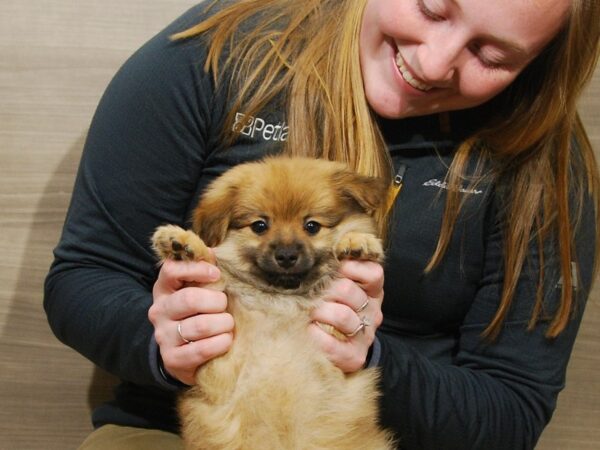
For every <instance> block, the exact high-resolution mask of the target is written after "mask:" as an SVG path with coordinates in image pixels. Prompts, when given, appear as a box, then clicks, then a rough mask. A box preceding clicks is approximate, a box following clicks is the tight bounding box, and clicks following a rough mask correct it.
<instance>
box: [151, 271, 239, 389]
mask: <svg viewBox="0 0 600 450" xmlns="http://www.w3.org/2000/svg"><path fill="white" fill-rule="evenodd" d="M219 276H220V273H219V269H217V267H216V266H214V265H212V264H210V263H208V262H205V261H200V262H189V261H173V260H170V259H169V260H166V261H165V262H164V264H163V265H162V267H161V270H160V273H159V275H158V279H157V280H156V283H154V288H153V289H152V294H153V298H154V302H153V304H152V306H151V307H150V309H149V310H148V318H149V319H150V322H152V325H154V336H155V338H156V342H157V343H158V346H159V349H160V355H161V357H162V361H163V365H164V368H165V370H166V371H167V372H168V373H169V375H171V376H172V377H174V378H176V379H178V380H180V381H181V382H183V383H185V384H188V385H192V384H195V374H196V371H197V369H198V367H200V366H201V365H202V364H204V363H205V362H207V361H209V360H210V359H212V358H214V357H216V356H219V355H222V354H224V353H226V352H227V351H228V350H229V348H230V347H231V343H232V341H233V327H234V323H233V317H232V316H231V315H230V314H229V313H227V312H225V309H226V307H227V297H226V295H225V294H224V293H223V292H220V291H218V290H215V289H208V288H205V287H202V286H203V285H206V284H207V283H211V282H214V281H217V280H218V279H219Z"/></svg>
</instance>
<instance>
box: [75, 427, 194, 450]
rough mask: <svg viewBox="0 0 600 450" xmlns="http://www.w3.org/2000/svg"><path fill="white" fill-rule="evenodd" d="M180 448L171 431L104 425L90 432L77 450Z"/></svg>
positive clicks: (181, 446)
mask: <svg viewBox="0 0 600 450" xmlns="http://www.w3.org/2000/svg"><path fill="white" fill-rule="evenodd" d="M107 449H109V450H182V449H183V441H182V440H181V438H180V437H179V436H178V435H176V434H173V433H168V432H166V431H160V430H146V429H143V428H132V427H122V426H118V425H104V426H102V427H100V428H98V429H97V430H95V431H94V432H92V434H90V435H89V436H88V437H87V439H86V440H85V441H84V442H83V444H81V446H80V447H79V449H78V450H107Z"/></svg>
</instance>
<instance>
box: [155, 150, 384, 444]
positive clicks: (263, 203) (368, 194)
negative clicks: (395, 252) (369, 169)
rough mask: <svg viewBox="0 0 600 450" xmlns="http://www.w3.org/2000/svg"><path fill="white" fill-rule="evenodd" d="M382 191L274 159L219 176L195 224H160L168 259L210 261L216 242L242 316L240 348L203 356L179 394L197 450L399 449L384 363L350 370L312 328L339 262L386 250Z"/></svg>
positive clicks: (375, 183)
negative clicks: (381, 417)
mask: <svg viewBox="0 0 600 450" xmlns="http://www.w3.org/2000/svg"><path fill="white" fill-rule="evenodd" d="M384 197H385V186H384V183H382V182H381V181H380V180H377V179H374V178H369V177H365V176H361V175H357V174H356V173H353V172H351V171H349V170H347V169H346V167H345V166H344V165H343V164H340V163H334V162H329V161H324V160H314V159H305V158H286V157H276V158H267V159H265V160H264V161H262V162H255V163H248V164H242V165H239V166H236V167H234V168H233V169H231V170H230V171H228V172H226V173H225V174H224V175H222V176H221V177H219V178H218V179H217V180H215V181H214V182H213V184H212V185H211V186H209V188H208V190H207V191H206V193H205V194H204V196H203V197H202V199H201V201H200V203H199V205H198V207H197V209H196V210H195V213H194V224H193V230H194V231H193V232H192V231H186V230H183V229H182V228H179V227H177V226H173V225H166V226H163V227H160V228H158V229H157V230H156V232H155V234H154V236H153V247H154V249H155V251H156V253H157V255H158V256H159V258H160V259H161V260H164V259H166V258H173V259H190V260H200V259H203V258H205V257H206V256H207V250H206V245H208V246H210V247H215V253H216V256H217V262H218V265H219V267H220V269H221V273H222V280H221V282H220V286H216V287H217V288H222V289H223V288H224V289H225V291H226V293H227V295H228V300H229V301H228V310H229V312H230V313H231V314H232V315H233V317H234V320H235V337H234V342H233V345H232V348H231V349H230V351H229V352H228V353H227V354H225V355H223V356H221V357H219V358H216V359H214V360H211V361H210V362H208V363H207V364H205V365H203V366H202V367H201V368H200V369H199V370H198V372H197V374H196V381H197V385H196V386H194V387H192V388H191V389H189V390H188V391H187V392H186V393H185V394H184V395H183V396H182V399H181V401H180V404H179V414H180V417H181V422H182V435H183V438H184V441H185V445H186V448H187V449H195V450H199V449H207V450H208V449H210V450H215V449H223V450H224V449H248V450H258V449H260V450H292V449H294V450H308V449H322V450H336V449H339V450H356V449H361V450H366V449H377V450H379V449H390V448H393V444H392V440H391V438H390V435H389V434H388V433H387V432H385V431H383V430H381V429H380V428H379V427H378V425H377V396H378V392H377V388H376V382H377V372H376V370H375V369H367V370H362V371H359V372H357V373H354V374H351V375H345V374H344V373H343V372H342V371H341V370H340V369H338V368H337V367H335V366H334V365H333V364H332V363H331V362H330V361H329V360H328V359H327V358H326V357H325V355H324V354H323V353H322V352H321V351H320V350H319V349H317V348H316V346H315V345H314V344H313V343H312V342H311V340H310V339H309V336H308V333H307V329H308V325H309V320H310V319H309V314H310V311H311V309H312V308H314V307H315V306H316V304H317V302H319V301H320V300H318V298H319V294H320V292H321V291H322V289H323V288H324V287H326V286H327V284H328V283H329V282H330V281H331V280H332V278H333V277H335V276H336V271H337V268H338V266H339V261H340V259H342V258H356V259H367V260H375V261H380V260H381V259H382V257H383V251H382V246H381V242H380V240H379V239H378V238H377V237H376V229H375V224H374V222H373V219H372V217H371V216H370V213H371V212H373V210H374V209H375V208H376V207H377V206H378V204H379V202H380V201H382V200H383V198H384ZM200 238H201V239H200ZM324 329H329V330H330V331H331V332H332V334H334V335H335V336H336V337H338V338H340V339H346V337H345V336H343V335H342V334H341V333H340V332H337V330H333V329H332V327H327V326H324Z"/></svg>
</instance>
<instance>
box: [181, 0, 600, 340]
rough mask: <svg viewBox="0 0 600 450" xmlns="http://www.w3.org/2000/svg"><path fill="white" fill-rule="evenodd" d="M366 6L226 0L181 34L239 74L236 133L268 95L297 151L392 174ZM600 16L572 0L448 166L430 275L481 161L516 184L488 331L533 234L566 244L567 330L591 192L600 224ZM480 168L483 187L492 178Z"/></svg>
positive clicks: (213, 61)
mask: <svg viewBox="0 0 600 450" xmlns="http://www.w3.org/2000/svg"><path fill="white" fill-rule="evenodd" d="M217 3H220V2H218V1H215V2H213V4H212V5H211V6H210V7H209V8H212V7H214V6H215V5H216V4H217ZM365 4H366V0H345V1H340V0H303V1H297V0H296V1H291V0H241V1H236V2H232V3H231V4H229V5H226V6H224V7H221V6H219V7H218V10H216V11H215V12H214V14H212V15H210V16H209V17H208V18H207V19H206V20H204V21H202V22H201V23H199V24H198V25H196V26H194V27H192V28H190V29H188V30H185V31H184V32H182V33H179V34H177V35H176V36H175V38H188V37H192V36H196V35H198V34H206V36H207V37H208V39H210V46H209V52H208V58H207V61H206V66H205V69H206V70H207V71H211V72H212V74H213V76H214V78H215V82H217V83H220V82H221V78H220V75H221V74H222V73H223V72H229V73H231V77H230V78H229V79H230V83H231V84H230V85H229V86H228V88H229V92H230V95H231V97H232V100H233V101H234V102H235V104H234V107H233V108H232V109H231V111H232V112H231V113H230V116H229V117H228V118H227V119H226V121H227V122H226V123H227V125H226V127H225V129H226V130H231V129H232V124H233V123H234V111H239V110H244V111H245V113H247V114H249V115H252V114H253V113H256V112H257V111H259V110H261V109H262V108H264V107H265V106H266V105H267V104H269V103H270V102H277V101H285V102H286V103H285V107H286V111H287V120H288V123H289V125H290V126H289V130H290V132H289V135H288V140H287V142H286V148H285V150H286V151H287V152H288V153H290V154H302V155H305V156H315V157H322V158H326V159H331V160H338V161H344V162H346V163H347V164H348V165H349V166H350V167H352V168H353V169H354V170H356V171H357V172H359V173H362V174H365V175H371V176H378V177H383V178H385V179H388V180H389V179H390V178H391V176H390V171H391V161H390V160H389V156H388V152H387V151H386V147H385V143H384V141H383V138H382V136H381V134H380V132H379V129H378V127H377V124H376V121H375V118H374V116H373V113H372V111H371V109H370V107H369V105H368V102H367V100H366V98H365V94H364V89H363V85H362V75H361V71H360V64H359V50H358V46H359V43H358V40H359V33H360V26H361V20H362V13H363V10H364V7H365ZM599 16H600V14H599V6H598V2H592V1H588V0H573V2H572V6H571V11H570V15H569V18H568V20H567V22H566V24H565V26H564V28H563V29H562V30H561V31H560V32H559V34H558V35H557V36H556V37H555V38H554V39H553V41H552V42H551V43H550V45H548V46H547V48H546V49H545V50H544V51H543V52H542V53H541V54H540V55H539V56H538V57H537V58H536V59H535V60H534V61H533V62H532V63H531V64H530V65H529V66H528V67H527V68H526V69H525V70H524V71H523V72H522V73H521V74H520V76H519V77H518V78H517V80H515V82H514V83H513V84H512V85H511V86H510V87H509V88H508V89H506V90H505V91H504V92H503V93H502V94H500V95H499V96H498V97H496V98H495V99H493V100H492V102H494V107H495V109H496V110H497V111H498V114H497V115H495V117H494V118H493V119H492V120H491V121H490V123H489V124H488V125H487V126H486V127H485V128H484V129H482V130H479V131H478V132H477V133H476V134H475V135H473V136H471V137H470V138H468V139H467V140H466V141H465V142H463V143H462V144H461V145H460V146H459V148H458V150H457V152H456V155H455V157H454V159H453V162H452V165H451V167H450V171H449V176H448V183H449V187H450V188H451V189H449V191H448V197H447V201H446V206H445V213H444V219H443V223H442V228H441V233H440V237H439V240H438V245H437V248H436V250H435V252H434V254H433V256H432V258H431V260H430V262H429V264H428V266H427V268H426V271H430V270H432V269H433V268H434V267H435V266H436V265H437V264H439V263H440V262H441V260H442V258H443V255H444V253H445V251H446V249H447V246H448V244H449V242H450V238H451V235H452V232H453V227H454V223H455V221H456V218H457V217H458V215H459V212H460V209H461V206H462V201H463V200H464V198H463V197H462V196H461V194H460V190H459V189H458V187H459V186H461V185H462V183H463V180H464V179H465V173H466V167H467V163H468V161H469V160H470V159H471V158H472V156H473V155H474V154H477V155H479V158H480V160H481V161H483V159H484V158H488V159H489V160H491V161H492V162H493V167H494V171H493V173H492V174H491V175H490V176H493V177H494V180H496V182H497V183H503V184H504V185H510V186H511V189H510V190H509V191H510V192H507V195H508V196H507V197H506V198H505V199H504V210H503V214H504V217H503V218H504V224H505V229H504V233H505V249H504V266H505V278H504V286H503V289H502V296H501V302H500V306H499V309H498V311H497V313H496V316H495V317H494V319H493V320H492V322H491V323H490V325H489V326H488V328H487V329H486V331H485V332H484V335H486V336H488V337H494V336H496V335H497V333H498V332H499V331H500V329H501V325H502V322H503V321H504V319H505V317H506V315H507V312H508V310H509V309H510V305H511V302H512V298H513V296H514V292H515V289H516V285H517V280H518V278H519V275H520V273H521V271H522V269H523V265H524V261H525V259H526V256H527V254H528V249H529V247H530V241H531V240H532V239H533V238H535V239H537V242H538V246H539V248H540V251H541V250H542V245H543V244H544V242H547V241H548V239H551V238H553V237H555V238H557V240H558V250H559V256H560V258H559V259H560V267H561V273H562V278H563V288H562V294H561V302H560V307H559V309H558V311H557V312H556V313H555V315H554V318H553V320H552V322H551V324H550V326H549V328H548V331H547V336H548V337H556V336H557V335H558V334H559V333H560V332H561V331H562V330H564V328H565V327H566V325H567V323H568V320H569V317H570V314H571V311H572V310H573V305H574V298H573V289H572V288H573V285H574V280H573V279H572V275H571V261H572V260H574V258H575V255H574V248H573V235H574V231H573V230H574V229H575V227H576V224H575V223H573V222H572V220H571V219H572V218H573V217H576V218H578V217H579V216H580V213H581V208H582V204H583V201H584V196H585V195H590V196H591V197H592V199H593V201H594V205H595V207H596V219H597V220H596V224H597V225H596V226H597V228H598V226H599V225H598V224H599V223H600V220H598V219H600V216H599V215H598V214H599V211H600V208H599V207H598V206H599V204H598V201H599V200H598V197H599V192H600V184H599V180H598V170H597V167H596V162H595V159H594V155H593V152H592V148H591V145H590V143H589V141H588V139H587V137H586V135H585V132H584V130H583V127H582V125H581V122H580V121H579V118H578V116H577V110H576V101H577V99H578V98H579V96H580V94H581V92H582V89H583V87H584V86H585V84H586V83H587V82H588V81H589V79H590V78H591V76H592V75H593V71H594V68H595V66H596V62H597V59H598V52H599V45H598V40H599V34H600V32H599V27H600V23H598V20H597V18H598V17H599ZM233 93H235V94H233ZM234 137H235V136H233V135H229V136H228V138H229V139H231V140H233V139H234ZM573 137H575V140H576V142H577V144H576V147H574V144H573V140H572V139H573ZM478 166H479V167H483V164H481V165H478ZM572 173H575V174H577V175H576V176H572ZM581 174H584V175H585V176H581ZM476 175H477V174H476ZM479 175H481V176H479V177H476V178H475V180H476V181H474V183H477V181H478V180H479V181H481V179H483V174H481V173H480V174H479ZM488 175H489V174H488ZM507 191H508V190H507ZM573 193H575V196H574V198H575V202H574V203H572V205H574V208H571V203H570V198H571V197H573ZM378 221H379V223H380V226H381V229H382V230H384V229H385V211H383V210H382V211H379V214H378ZM553 233H554V234H553ZM596 235H598V229H597V230H596ZM597 245H598V243H597ZM596 253H597V252H596ZM543 258H544V253H543V251H541V253H540V267H541V272H540V281H539V288H538V295H537V299H536V306H535V309H534V311H533V314H532V316H531V321H530V327H533V326H534V325H535V324H536V323H537V321H538V320H539V319H540V317H541V316H542V314H543V313H544V311H543V288H542V286H543V276H544V273H543V262H544V259H543Z"/></svg>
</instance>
